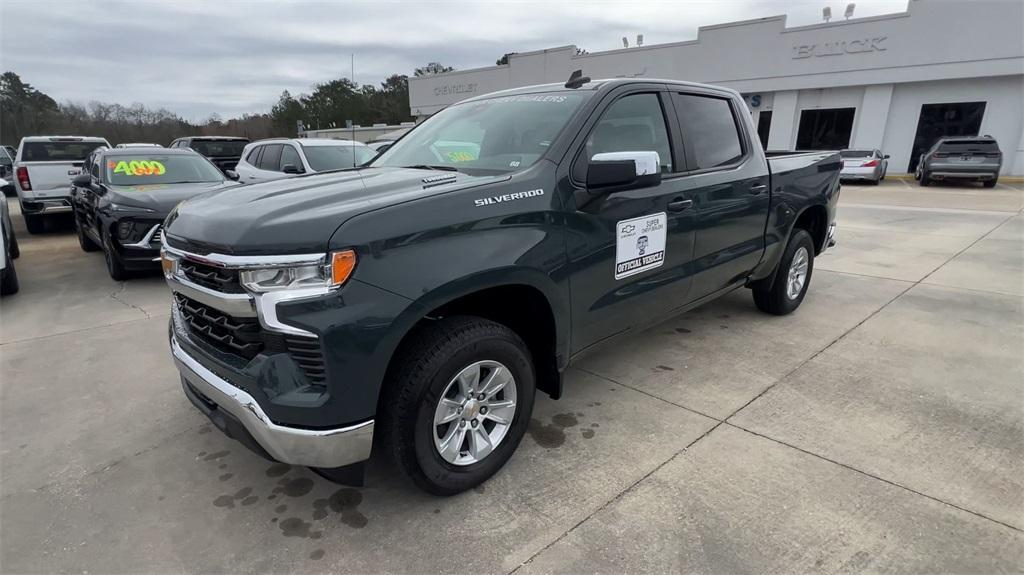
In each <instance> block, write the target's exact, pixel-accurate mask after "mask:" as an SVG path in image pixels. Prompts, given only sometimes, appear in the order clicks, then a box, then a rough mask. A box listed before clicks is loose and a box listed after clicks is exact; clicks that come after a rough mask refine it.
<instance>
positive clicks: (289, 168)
mask: <svg viewBox="0 0 1024 575" xmlns="http://www.w3.org/2000/svg"><path fill="white" fill-rule="evenodd" d="M281 171H282V172H284V173H286V174H301V173H303V172H302V170H300V169H299V168H298V166H296V165H295V164H285V165H284V167H283V168H281Z"/></svg>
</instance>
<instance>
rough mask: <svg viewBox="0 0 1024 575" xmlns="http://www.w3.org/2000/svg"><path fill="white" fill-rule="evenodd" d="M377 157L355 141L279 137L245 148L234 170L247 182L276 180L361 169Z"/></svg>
mask: <svg viewBox="0 0 1024 575" xmlns="http://www.w3.org/2000/svg"><path fill="white" fill-rule="evenodd" d="M376 155H377V152H375V151H374V150H373V149H372V148H370V147H369V146H367V145H366V144H363V143H361V142H355V141H352V140H331V139H326V138H323V139H315V138H297V139H288V138H278V139H271V140H259V141H256V142H253V143H251V144H249V145H247V146H246V147H245V150H243V151H242V159H241V160H239V162H238V165H237V166H236V167H235V171H236V172H238V176H239V178H240V179H241V181H243V182H245V183H247V184H248V183H253V182H263V181H267V180H276V179H279V178H286V177H289V176H295V175H298V174H315V173H318V172H327V171H331V170H343V169H346V168H354V167H356V166H361V165H363V164H365V163H366V162H368V161H370V160H372V159H373V158H374V157H375V156H376Z"/></svg>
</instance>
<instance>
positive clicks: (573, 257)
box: [162, 74, 841, 495]
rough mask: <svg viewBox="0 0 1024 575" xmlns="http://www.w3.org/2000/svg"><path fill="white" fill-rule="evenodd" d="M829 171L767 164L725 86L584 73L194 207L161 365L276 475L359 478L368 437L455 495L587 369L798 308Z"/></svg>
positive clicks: (824, 164)
mask: <svg viewBox="0 0 1024 575" xmlns="http://www.w3.org/2000/svg"><path fill="white" fill-rule="evenodd" d="M840 164H841V161H840V157H839V154H838V153H835V152H814V153H803V154H777V155H773V157H771V158H766V156H765V153H764V152H763V151H762V148H761V146H760V145H759V143H758V139H757V137H756V132H755V131H754V128H753V126H752V124H751V122H750V116H749V112H748V111H747V109H746V107H745V105H744V102H743V100H742V98H741V97H740V95H739V94H738V93H736V92H734V91H732V90H728V89H723V88H716V87H712V86H706V85H700V84H692V83H683V82H676V81H661V80H646V79H645V80H637V79H616V80H607V81H590V80H589V78H585V77H581V75H580V74H574V75H573V78H571V79H570V81H569V82H567V83H566V84H564V85H563V84H553V85H542V86H533V87H529V88H520V89H514V90H508V91H503V92H497V93H493V94H489V95H486V96H481V97H477V98H473V99H469V100H465V101H463V102H460V103H458V104H455V105H452V106H450V107H448V108H446V109H445V110H442V111H441V112H438V113H437V114H435V115H434V116H433V117H431V118H430V119H428V120H426V121H425V122H423V123H422V124H420V125H419V126H417V127H416V128H414V129H413V130H412V131H411V132H410V133H409V134H408V135H406V136H405V137H404V138H402V139H401V140H399V141H398V142H397V143H395V144H394V146H392V147H391V148H390V149H388V150H387V151H385V152H384V153H383V154H381V155H380V156H378V157H377V158H376V159H374V160H373V161H372V162H370V163H369V164H368V165H366V166H362V167H357V168H350V169H344V170H337V171H333V172H326V173H319V174H314V175H303V176H298V177H295V178H291V179H287V180H278V181H272V182H265V183H259V184H253V185H247V186H239V187H238V188H234V189H228V190H224V191H221V192H218V193H215V194H209V195H205V196H201V197H198V198H194V199H191V200H187V201H185V202H183V203H181V204H180V205H179V206H178V207H177V208H176V209H175V210H174V211H172V212H171V214H170V215H169V216H168V218H167V221H166V222H165V224H164V230H165V231H164V246H163V252H162V258H163V260H162V265H163V269H164V274H165V276H166V278H167V281H168V284H169V285H170V288H171V290H172V292H173V302H172V308H171V312H172V313H171V321H170V323H171V325H170V328H169V339H170V347H171V353H172V355H173V359H174V361H175V363H176V365H177V367H178V369H179V371H180V373H181V380H182V384H183V389H184V393H185V395H186V396H187V397H188V399H189V400H191V402H192V403H193V404H194V405H195V406H196V407H197V408H198V409H199V410H201V411H202V412H203V413H205V414H206V415H207V416H208V417H209V419H210V420H212V421H213V423H214V424H215V425H216V426H217V427H218V428H220V429H221V430H222V431H224V432H225V433H226V434H227V435H229V436H230V437H232V438H235V439H237V440H238V441H240V442H241V443H243V444H245V445H246V446H248V447H250V448H251V449H252V450H254V451H256V452H257V453H259V454H261V455H263V456H264V457H267V458H268V459H271V460H275V461H279V462H284V463H288V464H292V465H302V466H308V467H311V468H314V470H315V471H317V472H318V473H320V474H321V475H324V476H326V477H328V478H330V479H334V480H336V481H339V482H345V483H356V484H359V482H361V480H362V466H363V462H364V461H365V460H366V459H368V458H369V456H370V451H371V446H372V445H373V444H374V443H377V444H378V449H380V450H381V452H383V453H385V454H389V455H390V456H391V457H393V458H394V460H395V461H397V465H398V467H399V469H400V470H402V471H403V472H404V473H405V474H407V475H408V476H409V477H411V479H412V480H413V482H414V483H415V484H416V485H418V486H419V487H421V488H422V489H424V490H426V491H428V492H431V493H434V494H441V495H446V494H454V493H458V492H460V491H463V490H465V489H468V488H471V487H473V486H475V485H478V484H480V483H482V482H483V481H485V480H486V479H487V478H489V477H490V476H491V475H492V474H494V473H495V472H497V471H498V470H499V469H500V468H501V467H502V466H503V465H504V464H505V462H506V461H508V459H509V458H510V457H511V456H512V454H513V452H514V451H515V449H516V448H517V446H518V444H519V442H520V440H521V439H522V438H523V435H524V432H525V431H526V428H527V426H528V425H529V422H530V414H531V411H532V409H533V403H534V395H535V391H537V390H539V391H541V392H543V393H546V394H547V395H549V396H550V397H552V398H554V399H557V398H559V396H560V395H561V394H562V374H563V372H564V370H565V369H566V367H567V366H568V365H570V363H571V362H573V361H574V360H576V359H577V358H579V357H581V356H582V355H583V354H585V353H588V352H590V351H592V350H594V349H596V348H598V347H599V346H601V345H606V344H608V343H609V342H610V341H612V340H613V339H614V338H616V337H620V336H623V335H626V334H629V333H630V332H636V331H637V330H640V329H643V328H645V327H648V326H651V325H653V324H655V323H657V322H659V321H663V320H665V319H666V318H668V317H671V316H672V315H674V314H678V313H681V312H684V311H686V310H689V309H691V308H694V307H696V306H699V305H702V304H704V303H707V302H709V301H711V300H713V299H715V298H718V297H721V296H722V295H724V294H727V293H729V292H731V291H733V290H736V289H738V288H743V287H746V288H749V289H751V290H752V292H753V300H754V303H755V304H756V306H757V307H758V308H760V309H761V310H764V311H765V312H768V313H771V314H780V315H781V314H787V313H790V312H792V311H794V310H795V309H796V308H797V307H798V306H799V305H800V303H801V301H802V300H803V298H804V295H805V294H806V292H807V289H808V285H809V283H810V279H811V273H812V271H813V269H814V258H815V257H816V256H818V255H820V254H821V253H822V251H824V250H825V249H826V248H827V247H829V246H830V245H831V244H832V241H833V233H834V229H835V225H834V217H835V212H836V204H837V202H838V198H839V191H840V187H839V170H840Z"/></svg>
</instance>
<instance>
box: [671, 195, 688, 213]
mask: <svg viewBox="0 0 1024 575" xmlns="http://www.w3.org/2000/svg"><path fill="white" fill-rule="evenodd" d="M691 206H693V200H684V199H682V198H676V199H674V200H672V201H671V202H669V203H668V211H670V212H681V211H683V210H687V209H689V208H690V207H691Z"/></svg>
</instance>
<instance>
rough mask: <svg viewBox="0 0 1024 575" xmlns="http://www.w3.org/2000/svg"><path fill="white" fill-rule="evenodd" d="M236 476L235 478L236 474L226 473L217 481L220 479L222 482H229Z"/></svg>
mask: <svg viewBox="0 0 1024 575" xmlns="http://www.w3.org/2000/svg"><path fill="white" fill-rule="evenodd" d="M234 476H235V474H234V473H225V474H224V475H221V476H220V477H218V478H217V479H220V480H221V481H227V480H228V479H231V478H232V477H234Z"/></svg>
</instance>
